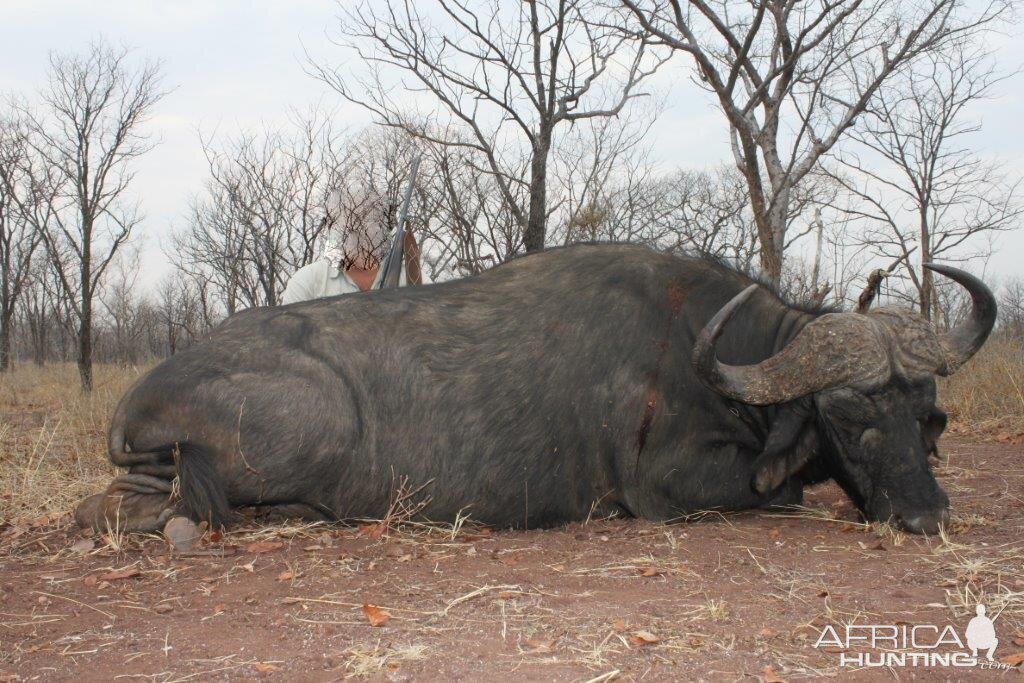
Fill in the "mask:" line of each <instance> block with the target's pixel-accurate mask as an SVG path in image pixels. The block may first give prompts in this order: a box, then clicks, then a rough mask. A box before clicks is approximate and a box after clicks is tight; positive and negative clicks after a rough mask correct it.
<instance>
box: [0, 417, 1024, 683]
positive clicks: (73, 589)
mask: <svg viewBox="0 0 1024 683" xmlns="http://www.w3.org/2000/svg"><path fill="white" fill-rule="evenodd" d="M944 445H945V451H946V453H947V454H948V458H949V459H948V461H947V463H946V464H945V465H942V466H940V467H938V469H937V472H938V474H939V477H940V479H941V481H942V483H943V485H944V486H945V488H946V490H947V491H948V492H949V494H950V497H951V499H952V505H953V509H954V511H955V515H954V519H955V522H954V524H953V525H952V528H951V530H950V533H949V534H948V536H944V537H941V538H939V537H936V538H921V537H913V536H907V535H904V534H901V533H898V532H895V531H893V530H892V529H889V528H888V527H885V526H881V527H879V526H875V527H868V526H865V525H862V524H859V523H857V522H856V519H857V517H856V514H855V512H854V510H853V509H852V507H851V506H850V504H849V503H848V502H847V501H846V500H845V498H844V497H843V496H842V494H841V493H840V492H839V491H838V489H836V488H835V487H834V486H832V485H828V486H824V487H820V488H818V489H816V490H814V491H812V492H811V493H810V495H809V498H808V501H807V509H804V510H796V511H793V512H792V513H761V514H744V515H730V516H728V517H723V516H721V515H719V514H714V513H708V514H706V515H703V516H701V517H700V518H699V519H694V520H691V521H689V522H687V523H681V524H674V525H659V524H652V523H649V522H644V521H639V520H593V521H590V522H589V523H587V524H574V525H571V526H568V527H564V528H558V529H552V530H537V531H526V532H508V531H499V530H488V529H481V528H474V527H472V526H470V525H464V526H462V527H461V528H451V527H448V528H444V527H436V528H420V527H415V526H405V527H402V528H400V529H386V530H385V529H383V528H382V527H374V526H364V527H363V528H361V529H360V528H351V527H327V526H323V525H308V524H302V525H299V524H288V523H283V524H282V523H278V524H274V525H270V526H267V525H259V524H256V523H251V524H248V525H246V526H245V528H242V529H235V530H232V531H230V532H229V533H227V534H224V535H223V536H221V535H219V534H215V535H212V536H208V537H207V539H206V540H205V542H204V544H203V546H202V548H201V549H200V551H199V552H198V553H197V554H192V555H189V556H178V555H175V554H172V553H171V552H170V551H169V550H168V548H167V546H166V544H165V542H164V541H163V540H162V539H161V538H158V537H155V536H154V537H130V538H126V537H124V536H118V535H116V534H108V535H98V536H91V537H90V536H85V535H83V534H82V533H81V532H79V531H78V530H77V529H74V528H72V527H71V526H69V524H68V520H67V518H66V517H65V518H63V519H58V520H54V519H51V518H45V517H44V518H42V519H37V520H30V521H25V522H20V523H16V524H10V523H8V524H7V525H6V527H3V528H0V539H2V546H0V577H2V578H0V589H2V592H0V680H22V679H24V680H34V679H37V678H45V679H56V680H65V679H72V678H75V679H83V678H84V679H88V680H111V679H114V678H140V679H151V680H154V681H180V680H187V679H190V678H198V679H230V680H238V679H254V678H264V679H268V680H285V679H287V680H296V679H299V680H335V679H341V678H348V677H369V678H373V679H387V680H485V679H486V680H495V679H500V680H552V679H559V680H565V681H570V680H573V681H587V680H602V681H604V680H612V679H615V680H634V679H637V680H639V679H648V680H663V679H674V680H681V679H691V680H697V679H707V680H717V679H730V680H736V679H743V678H750V679H754V680H756V679H758V678H760V679H761V680H765V681H773V680H774V681H777V680H796V679H801V678H806V677H812V676H821V675H826V676H827V675H842V676H844V677H846V676H848V675H850V674H852V673H854V672H856V674H857V676H858V677H864V678H876V679H891V678H895V679H897V680H900V679H908V678H927V679H950V680H956V679H962V678H963V677H964V675H965V671H964V670H956V669H951V668H936V669H929V668H922V667H916V668H912V667H906V668H888V669H877V668H875V669H861V670H857V669H856V668H851V667H848V666H847V667H845V668H841V667H840V661H839V660H840V654H841V651H840V649H839V648H837V647H835V646H831V647H822V648H815V647H814V643H815V642H816V640H817V639H818V637H819V634H820V633H821V631H822V629H823V628H824V627H825V626H826V625H828V624H833V625H837V626H840V625H843V624H847V623H857V624H897V625H906V624H938V625H940V627H941V625H944V624H947V623H949V624H953V625H954V626H955V627H956V629H957V631H958V632H959V633H960V634H963V632H964V631H963V629H964V627H965V626H966V623H967V621H968V619H969V618H970V616H973V612H974V606H975V603H976V602H977V601H978V600H980V601H982V602H984V603H985V604H986V605H987V606H988V608H989V610H990V614H995V613H998V612H1001V613H1000V614H999V616H998V618H997V619H996V622H995V627H996V631H997V635H998V636H999V638H1000V645H999V647H998V649H997V652H996V659H997V660H1000V659H1001V660H1003V662H1004V663H1007V666H1008V668H1004V669H1003V670H1001V671H998V672H997V671H993V670H988V671H977V670H971V672H970V673H971V675H991V676H997V675H998V676H1005V675H1011V676H1014V675H1020V672H1021V668H1020V667H1021V665H1020V664H1019V661H1020V660H1022V659H1024V654H1021V653H1024V633H1022V630H1024V552H1022V550H1024V535H1022V531H1024V494H1022V491H1024V457H1022V456H1024V448H1022V447H1021V446H1019V445H1008V444H998V443H972V442H969V441H965V440H963V438H962V437H957V438H956V439H953V440H947V441H946V443H945V444H944ZM33 525H34V526H33ZM382 531H383V532H384V533H383V534H381V533H380V532H382ZM378 536H379V537H378ZM375 624H376V625H375ZM855 651H856V650H855Z"/></svg>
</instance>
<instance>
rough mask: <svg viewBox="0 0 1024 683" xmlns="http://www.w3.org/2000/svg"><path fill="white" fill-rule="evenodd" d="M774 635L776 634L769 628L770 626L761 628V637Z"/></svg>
mask: <svg viewBox="0 0 1024 683" xmlns="http://www.w3.org/2000/svg"><path fill="white" fill-rule="evenodd" d="M775 635H776V634H775V631H773V630H771V629H770V628H767V627H765V628H763V629H761V633H760V636H761V637H762V638H774V637H775Z"/></svg>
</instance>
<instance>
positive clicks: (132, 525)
mask: <svg viewBox="0 0 1024 683" xmlns="http://www.w3.org/2000/svg"><path fill="white" fill-rule="evenodd" d="M173 512H174V509H173V505H172V503H171V484H170V482H169V481H166V480H164V479H159V478H157V477H153V476H150V475H145V474H125V475H122V476H120V477H116V478H115V479H114V480H113V481H112V482H111V483H110V486H108V487H107V490H106V491H104V492H103V493H99V494H96V495H93V496H89V497H88V498H86V499H85V500H83V501H82V502H81V503H79V504H78V507H77V508H76V509H75V521H76V522H77V523H78V525H79V526H81V527H91V528H92V529H95V530H96V531H101V532H104V531H110V530H117V531H142V532H146V531H157V530H159V529H160V528H161V527H162V526H163V524H164V522H166V521H167V519H168V518H169V517H170V516H171V515H172V514H173Z"/></svg>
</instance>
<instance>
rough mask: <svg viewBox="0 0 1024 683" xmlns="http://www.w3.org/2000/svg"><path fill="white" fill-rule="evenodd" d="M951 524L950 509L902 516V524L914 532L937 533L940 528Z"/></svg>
mask: <svg viewBox="0 0 1024 683" xmlns="http://www.w3.org/2000/svg"><path fill="white" fill-rule="evenodd" d="M947 524H949V510H948V509H946V508H943V509H941V510H937V511H935V512H924V513H921V514H917V515H908V516H905V517H901V518H900V526H902V527H903V528H904V529H906V530H907V531H909V532H911V533H914V534H937V533H939V528H940V527H943V526H946V525H947Z"/></svg>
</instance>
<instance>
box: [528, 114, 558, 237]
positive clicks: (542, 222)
mask: <svg viewBox="0 0 1024 683" xmlns="http://www.w3.org/2000/svg"><path fill="white" fill-rule="evenodd" d="M550 149H551V132H550V130H544V128H543V127H542V130H541V132H540V135H539V136H538V142H537V144H536V145H534V147H533V159H532V160H531V161H530V214H529V218H527V221H526V231H525V232H524V233H523V246H524V247H526V252H527V253H530V252H533V251H540V250H542V249H543V248H544V240H545V237H546V234H545V233H546V223H547V211H548V209H547V185H548V151H549V150H550Z"/></svg>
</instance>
